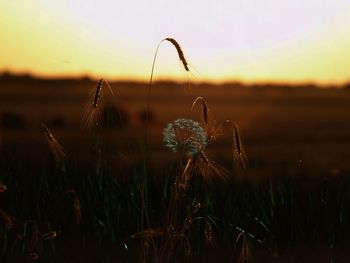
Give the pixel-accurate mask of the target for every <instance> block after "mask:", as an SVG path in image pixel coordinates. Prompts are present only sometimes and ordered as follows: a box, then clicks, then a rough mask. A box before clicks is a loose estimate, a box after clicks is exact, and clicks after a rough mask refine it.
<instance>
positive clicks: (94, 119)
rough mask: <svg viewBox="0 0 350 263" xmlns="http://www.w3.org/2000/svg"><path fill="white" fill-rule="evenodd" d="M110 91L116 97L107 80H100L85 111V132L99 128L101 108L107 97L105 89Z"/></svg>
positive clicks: (83, 126) (83, 124) (83, 125)
mask: <svg viewBox="0 0 350 263" xmlns="http://www.w3.org/2000/svg"><path fill="white" fill-rule="evenodd" d="M106 88H107V89H108V90H109V92H110V93H111V95H112V96H114V93H113V90H112V88H111V86H110V85H109V83H108V82H107V80H105V79H102V78H101V79H100V80H99V81H98V83H97V85H96V87H95V88H94V90H93V91H92V95H91V97H90V98H89V101H88V103H87V105H86V106H85V109H84V111H83V119H82V121H83V123H82V128H83V130H90V129H91V128H92V127H98V126H99V125H100V121H101V110H100V109H101V107H102V105H103V99H104V97H105V93H106V92H105V89H106Z"/></svg>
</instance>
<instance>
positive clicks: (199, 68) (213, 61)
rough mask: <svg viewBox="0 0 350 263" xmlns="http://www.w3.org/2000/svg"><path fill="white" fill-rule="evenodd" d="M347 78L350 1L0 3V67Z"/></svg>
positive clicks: (42, 71) (103, 73)
mask: <svg viewBox="0 0 350 263" xmlns="http://www.w3.org/2000/svg"><path fill="white" fill-rule="evenodd" d="M165 37H173V38H175V39H176V40H177V41H178V42H179V43H180V44H181V46H182V48H183V51H184V53H185V56H186V57H187V59H188V61H189V64H190V68H191V71H192V74H186V73H185V72H184V71H183V70H182V68H181V64H180V63H179V61H178V57H177V54H176V51H175V49H174V47H173V46H171V44H169V43H166V42H164V43H163V44H162V46H161V47H160V50H159V53H158V60H157V65H156V71H155V78H158V79H160V78H166V77H170V78H176V79H179V80H186V79H187V78H191V79H192V80H198V81H203V80H205V81H208V80H209V81H230V80H240V81H247V82H258V81H272V82H275V81H284V82H285V81H291V82H303V81H307V82H310V81H312V82H317V83H321V84H326V83H343V82H346V81H349V80H350V1H349V0H337V1H334V0H263V1H261V0H215V1H214V0H211V1H210V0H176V1H174V0H128V1H125V0H124V1H120V0H114V1H112V0H99V1H93V0H52V1H49V0H0V71H4V70H8V71H12V72H29V73H34V74H37V75H44V76H62V75H66V74H68V75H71V76H72V75H73V76H80V75H91V76H93V77H108V78H115V79H137V80H147V79H148V78H149V74H150V71H151V65H152V59H153V55H154V51H155V48H156V46H157V44H158V43H159V41H160V40H161V39H163V38H165Z"/></svg>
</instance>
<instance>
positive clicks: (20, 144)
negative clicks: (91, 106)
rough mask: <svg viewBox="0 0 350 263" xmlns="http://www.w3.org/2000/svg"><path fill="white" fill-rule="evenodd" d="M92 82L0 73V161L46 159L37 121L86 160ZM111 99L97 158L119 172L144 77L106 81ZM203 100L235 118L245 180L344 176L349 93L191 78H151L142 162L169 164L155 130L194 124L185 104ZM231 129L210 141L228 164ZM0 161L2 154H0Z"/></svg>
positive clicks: (139, 138) (132, 135) (131, 151)
mask: <svg viewBox="0 0 350 263" xmlns="http://www.w3.org/2000/svg"><path fill="white" fill-rule="evenodd" d="M96 83H97V81H95V80H91V79H89V78H85V79H35V78H31V77H29V76H19V77H18V76H17V77H16V76H11V75H9V76H6V75H4V76H3V77H1V78H0V114H1V133H0V136H1V137H0V140H1V141H0V143H1V144H0V149H1V155H2V157H6V156H12V158H14V159H18V160H21V162H28V163H32V164H33V163H36V162H39V163H40V161H41V160H42V159H43V158H47V152H48V147H47V145H46V141H45V138H44V136H43V134H42V132H41V130H40V123H42V122H44V123H45V124H46V125H47V126H48V127H49V128H50V129H51V130H52V131H53V132H54V134H56V137H57V138H58V140H59V141H60V142H61V144H62V146H63V147H64V149H65V151H66V153H67V155H68V156H69V157H72V158H73V159H74V160H75V161H76V162H78V163H81V164H89V163H91V158H93V157H92V155H91V146H92V145H93V143H92V142H93V141H94V140H95V139H96V138H95V137H93V136H91V134H90V133H89V132H86V131H84V130H82V128H81V126H82V116H83V112H84V107H85V105H86V104H87V103H88V100H89V95H90V94H91V91H92V92H93V90H94V88H95V86H96ZM110 85H111V86H112V88H113V90H114V93H115V96H109V95H108V96H106V98H105V101H104V102H103V107H104V108H103V109H101V116H102V117H101V118H102V121H103V122H104V129H103V132H102V133H101V141H102V142H103V143H102V145H103V147H104V154H105V157H106V158H107V159H108V162H109V164H110V165H111V166H113V167H116V168H118V169H120V170H122V169H124V168H125V166H129V167H132V166H133V164H134V162H135V158H137V156H135V152H139V150H140V145H141V144H142V142H143V140H144V127H145V119H146V117H145V116H146V114H145V104H146V95H147V87H148V86H147V85H148V84H147V83H141V82H139V83H137V82H135V83H134V82H125V81H124V82H111V83H110ZM197 96H202V97H204V98H205V99H206V100H207V102H208V105H209V108H210V110H211V113H212V116H213V117H214V118H215V119H216V120H217V121H218V122H224V121H225V120H227V119H231V120H234V121H236V122H237V123H238V125H239V127H240V129H241V133H242V139H243V143H244V145H245V147H246V153H247V156H248V159H249V163H248V169H247V170H246V171H244V172H242V174H241V175H242V176H243V175H244V177H243V178H250V179H251V178H255V179H258V180H259V179H262V180H263V179H264V178H266V177H268V176H277V177H289V176H291V177H300V179H302V180H306V181H307V180H309V179H317V178H318V179H320V178H322V177H324V176H343V175H345V174H349V172H350V162H349V159H350V152H349V150H348V149H349V146H350V107H349V101H350V89H349V88H348V87H347V86H343V87H336V86H334V87H328V86H326V87H325V86H323V87H317V86H315V85H300V86H289V85H283V84H281V85H277V84H275V85H263V84H259V85H244V84H240V83H227V84H221V85H213V84H207V83H202V84H191V83H175V82H167V81H162V82H157V83H156V84H155V85H154V87H153V91H152V96H151V109H150V111H151V112H150V121H151V129H150V139H149V144H150V146H149V147H150V159H151V162H152V163H153V164H154V166H156V167H157V170H162V169H163V168H164V169H166V167H167V166H168V165H169V164H170V163H173V162H174V161H176V160H177V158H178V156H177V155H176V154H174V153H172V152H170V151H169V150H168V149H167V148H166V147H165V146H164V143H163V141H162V140H163V137H162V136H163V135H162V130H163V128H164V127H165V125H166V124H167V123H169V122H171V121H173V120H175V119H176V118H180V117H186V118H192V119H195V120H200V114H201V109H200V107H196V108H194V109H193V110H192V111H191V105H192V102H193V100H194V99H195V98H196V97H197ZM231 141H232V138H231V131H230V129H229V128H224V134H223V136H222V137H221V138H219V140H218V141H217V142H216V143H215V144H214V145H212V146H210V149H211V150H210V153H211V154H212V156H213V158H214V159H215V160H216V161H218V162H219V163H221V164H223V165H224V166H226V167H229V168H230V167H231V166H232V162H231V152H230V145H231ZM2 159H4V158H2Z"/></svg>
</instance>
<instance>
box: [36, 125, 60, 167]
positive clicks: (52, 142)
mask: <svg viewBox="0 0 350 263" xmlns="http://www.w3.org/2000/svg"><path fill="white" fill-rule="evenodd" d="M41 129H42V131H43V133H44V135H45V137H46V141H47V143H48V145H49V147H50V151H51V153H52V155H53V157H54V159H55V161H56V162H62V161H64V158H65V156H66V154H65V153H64V150H63V147H62V146H61V145H60V143H59V142H58V140H57V139H56V137H55V136H54V135H53V133H52V132H51V131H50V130H49V128H48V127H47V126H46V125H45V124H44V123H42V124H41Z"/></svg>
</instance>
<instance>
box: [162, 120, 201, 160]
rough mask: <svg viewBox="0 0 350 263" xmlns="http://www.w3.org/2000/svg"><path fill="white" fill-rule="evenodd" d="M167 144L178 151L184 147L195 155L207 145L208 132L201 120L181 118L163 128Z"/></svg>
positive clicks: (187, 151)
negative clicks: (200, 122) (202, 125)
mask: <svg viewBox="0 0 350 263" xmlns="http://www.w3.org/2000/svg"><path fill="white" fill-rule="evenodd" d="M163 135H164V139H163V141H164V143H165V146H166V147H168V148H169V149H170V150H172V151H174V152H177V151H179V150H180V149H184V150H185V151H186V153H187V154H188V155H190V156H195V155H196V154H197V153H199V152H200V151H202V150H204V149H205V148H206V147H207V143H208V140H207V134H206V132H205V130H204V129H203V128H202V127H201V125H200V124H199V122H196V121H193V120H191V119H185V118H180V119H176V120H175V121H173V122H170V123H168V124H167V125H166V127H165V128H164V130H163Z"/></svg>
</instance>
